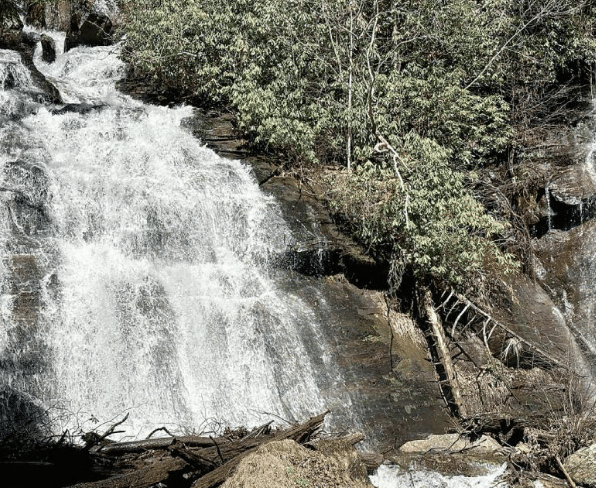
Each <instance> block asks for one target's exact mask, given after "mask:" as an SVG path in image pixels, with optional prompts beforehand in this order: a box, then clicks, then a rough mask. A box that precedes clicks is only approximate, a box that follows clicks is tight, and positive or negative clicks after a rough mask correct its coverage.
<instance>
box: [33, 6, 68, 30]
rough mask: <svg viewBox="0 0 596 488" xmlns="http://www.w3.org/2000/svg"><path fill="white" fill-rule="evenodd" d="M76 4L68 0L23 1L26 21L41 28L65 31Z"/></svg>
mask: <svg viewBox="0 0 596 488" xmlns="http://www.w3.org/2000/svg"><path fill="white" fill-rule="evenodd" d="M76 7H77V6H76V5H75V2H71V1H69V0H57V1H55V2H51V3H44V2H37V1H34V0H33V1H28V2H25V4H24V8H25V11H26V14H25V19H26V22H27V23H28V24H30V25H32V26H34V27H38V28H41V29H53V30H58V31H66V30H68V27H69V25H70V16H71V12H72V11H73V9H74V8H76Z"/></svg>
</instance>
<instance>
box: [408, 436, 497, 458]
mask: <svg viewBox="0 0 596 488" xmlns="http://www.w3.org/2000/svg"><path fill="white" fill-rule="evenodd" d="M399 450H400V452H402V453H410V454H411V453H428V452H433V451H434V452H437V451H440V452H442V453H460V452H464V451H467V452H469V453H473V454H476V455H487V454H489V455H494V454H499V453H500V450H501V445H500V444H499V443H498V442H497V441H495V440H494V439H492V438H491V437H488V436H485V435H483V436H482V437H481V438H480V439H477V440H475V441H471V440H470V439H468V438H466V437H464V436H461V435H460V434H444V435H430V436H428V437H427V438H426V439H421V440H416V441H410V442H406V443H405V444H404V445H403V446H401V447H400V448H399Z"/></svg>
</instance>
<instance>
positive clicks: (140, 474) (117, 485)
mask: <svg viewBox="0 0 596 488" xmlns="http://www.w3.org/2000/svg"><path fill="white" fill-rule="evenodd" d="M185 466H186V462H185V461H184V460H183V459H178V458H166V459H164V460H162V461H158V462H156V463H154V464H153V465H151V466H148V467H145V468H141V469H138V470H136V471H134V472H132V473H127V474H123V475H120V476H113V477H111V478H108V479H105V480H101V481H93V482H91V483H80V484H78V485H74V486H73V487H72V488H148V487H149V486H152V485H155V484H157V483H161V482H162V481H164V480H166V479H167V478H168V476H169V475H170V473H172V472H174V471H179V470H181V469H183V468H184V467H185Z"/></svg>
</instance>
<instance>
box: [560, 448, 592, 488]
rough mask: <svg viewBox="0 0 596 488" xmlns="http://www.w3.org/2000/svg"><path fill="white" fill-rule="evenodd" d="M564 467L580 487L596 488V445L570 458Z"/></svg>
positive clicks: (581, 450)
mask: <svg viewBox="0 0 596 488" xmlns="http://www.w3.org/2000/svg"><path fill="white" fill-rule="evenodd" d="M564 466H565V469H566V470H567V471H568V473H569V476H570V477H571V479H572V480H573V481H575V482H576V483H577V484H578V485H581V486H587V487H590V488H594V487H596V444H592V445H591V446H590V447H585V448H583V449H580V450H579V451H577V452H575V453H574V454H572V455H571V456H569V457H568V458H567V459H566V460H565V463H564Z"/></svg>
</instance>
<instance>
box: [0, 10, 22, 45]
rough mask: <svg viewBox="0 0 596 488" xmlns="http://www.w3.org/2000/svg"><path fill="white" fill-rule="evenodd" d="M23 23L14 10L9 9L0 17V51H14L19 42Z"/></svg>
mask: <svg viewBox="0 0 596 488" xmlns="http://www.w3.org/2000/svg"><path fill="white" fill-rule="evenodd" d="M22 31H23V23H22V22H21V19H20V18H19V15H18V12H17V11H16V9H14V10H11V9H9V10H8V11H6V12H3V15H2V16H0V49H15V47H17V46H19V44H20V42H21V32H22Z"/></svg>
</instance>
